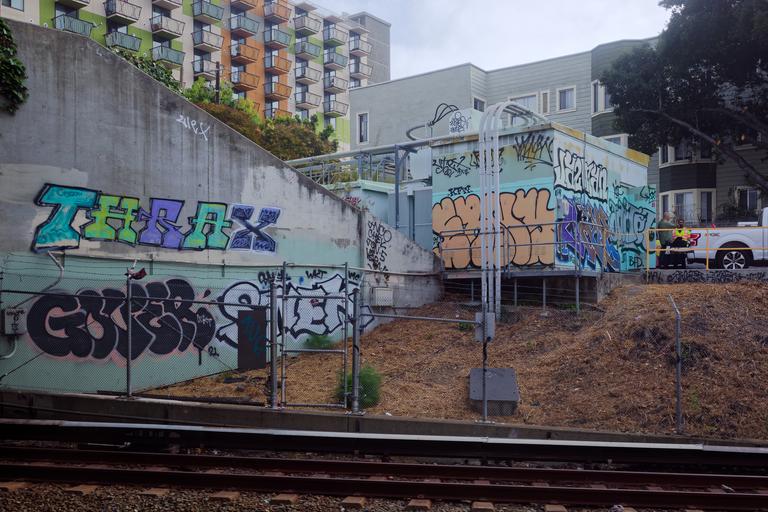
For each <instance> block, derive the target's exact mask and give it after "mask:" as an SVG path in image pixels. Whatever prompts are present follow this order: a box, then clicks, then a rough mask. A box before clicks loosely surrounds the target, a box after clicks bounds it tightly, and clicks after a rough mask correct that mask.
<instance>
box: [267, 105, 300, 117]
mask: <svg viewBox="0 0 768 512" xmlns="http://www.w3.org/2000/svg"><path fill="white" fill-rule="evenodd" d="M264 117H266V118H267V119H276V118H278V117H293V114H291V113H290V112H289V111H287V110H283V109H282V108H274V107H273V108H268V109H265V110H264Z"/></svg>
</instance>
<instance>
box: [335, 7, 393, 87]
mask: <svg viewBox="0 0 768 512" xmlns="http://www.w3.org/2000/svg"><path fill="white" fill-rule="evenodd" d="M345 19H347V20H350V21H352V22H354V23H356V24H357V25H359V26H361V27H363V28H365V29H366V30H367V31H368V37H367V40H368V42H369V43H371V45H372V46H373V47H372V49H371V53H370V55H368V63H369V64H370V65H371V66H373V72H372V73H371V76H370V77H369V78H368V83H369V84H376V83H381V82H388V81H389V79H390V76H391V75H390V63H389V55H390V51H389V49H390V42H389V32H390V28H391V27H392V24H391V23H389V22H388V21H384V20H383V19H381V18H378V17H376V16H374V15H373V14H371V13H369V12H365V11H362V12H358V13H355V14H347V15H345Z"/></svg>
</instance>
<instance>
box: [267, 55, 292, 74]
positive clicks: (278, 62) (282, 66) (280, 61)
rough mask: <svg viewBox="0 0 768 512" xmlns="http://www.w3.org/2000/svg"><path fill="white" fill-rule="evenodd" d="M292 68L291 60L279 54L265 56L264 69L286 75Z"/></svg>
mask: <svg viewBox="0 0 768 512" xmlns="http://www.w3.org/2000/svg"><path fill="white" fill-rule="evenodd" d="M290 70H291V61H289V60H288V59H286V58H285V57H280V56H277V55H267V56H266V57H264V71H266V72H267V73H269V74H271V75H284V74H286V73H287V72H289V71H290Z"/></svg>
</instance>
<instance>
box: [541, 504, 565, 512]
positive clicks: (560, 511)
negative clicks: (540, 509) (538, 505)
mask: <svg viewBox="0 0 768 512" xmlns="http://www.w3.org/2000/svg"><path fill="white" fill-rule="evenodd" d="M544 512H568V509H567V508H565V507H564V506H562V505H544Z"/></svg>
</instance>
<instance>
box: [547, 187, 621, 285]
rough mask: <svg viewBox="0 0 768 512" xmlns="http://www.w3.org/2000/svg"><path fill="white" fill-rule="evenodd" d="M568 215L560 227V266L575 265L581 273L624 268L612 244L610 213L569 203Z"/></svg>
mask: <svg viewBox="0 0 768 512" xmlns="http://www.w3.org/2000/svg"><path fill="white" fill-rule="evenodd" d="M566 204H567V205H568V207H567V208H566V214H565V216H564V217H563V219H562V222H561V223H560V224H558V226H557V240H558V242H559V243H558V245H557V249H556V251H555V252H556V254H557V260H558V262H569V263H570V262H574V263H577V264H578V265H579V268H581V269H588V270H601V269H603V270H612V271H617V270H619V269H620V268H621V256H620V255H619V251H618V250H617V249H616V246H615V244H614V243H613V242H612V241H611V240H610V226H609V222H608V213H607V212H606V211H605V210H604V209H603V207H602V206H599V205H594V204H582V203H578V202H576V201H575V200H573V199H570V198H569V199H566Z"/></svg>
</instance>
